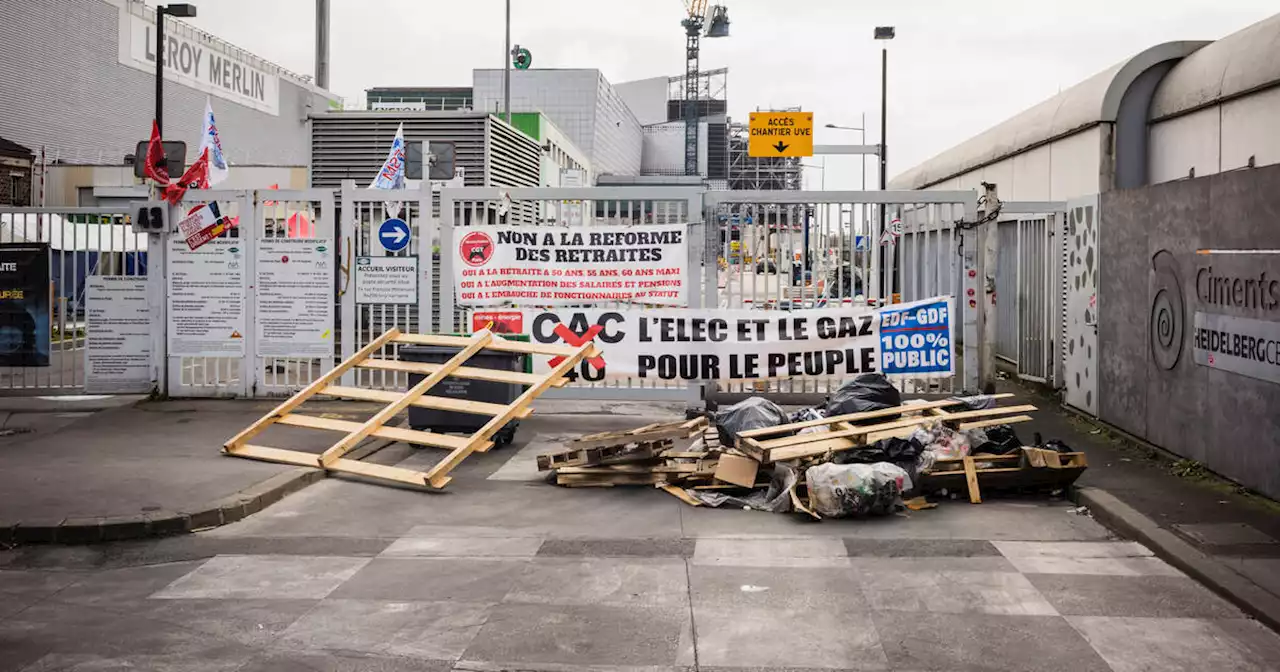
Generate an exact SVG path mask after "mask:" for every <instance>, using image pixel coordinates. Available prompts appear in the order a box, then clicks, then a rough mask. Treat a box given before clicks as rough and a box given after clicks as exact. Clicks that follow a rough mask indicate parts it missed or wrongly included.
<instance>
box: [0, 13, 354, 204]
mask: <svg viewBox="0 0 1280 672" xmlns="http://www.w3.org/2000/svg"><path fill="white" fill-rule="evenodd" d="M165 21H166V36H167V37H168V43H169V52H170V54H173V56H172V57H171V60H172V63H171V64H170V65H169V66H168V67H167V68H166V70H165V89H164V116H165V120H164V131H165V133H164V137H165V139H166V140H171V141H182V142H185V143H186V145H187V162H188V163H190V162H191V161H193V160H194V158H195V157H194V156H192V154H193V153H194V152H195V149H196V147H198V146H199V138H200V131H201V119H202V115H203V113H204V108H205V100H206V98H208V99H210V100H211V101H212V103H211V104H212V107H213V112H214V116H215V117H216V118H217V121H218V127H219V129H218V130H219V134H220V136H221V138H222V142H223V148H224V151H225V152H226V156H227V159H228V161H230V163H231V165H232V167H233V170H232V171H231V174H230V177H229V179H228V181H227V182H224V183H223V184H222V185H220V186H223V187H226V188H242V187H251V186H253V187H257V186H262V185H265V184H279V185H280V187H282V188H302V187H305V186H306V185H307V182H308V179H307V166H308V164H309V162H310V151H309V148H310V143H311V133H310V129H309V123H310V122H309V121H308V119H309V117H310V116H311V115H312V114H314V113H316V112H320V111H324V110H327V109H331V108H334V107H338V108H340V107H341V100H340V99H339V98H338V97H337V96H335V95H334V94H332V93H330V92H328V91H325V90H323V89H320V88H318V87H316V86H315V85H314V84H313V83H312V81H311V79H310V77H308V76H303V75H299V74H296V73H293V72H289V71H288V70H286V69H284V68H282V67H280V66H278V65H276V64H274V63H271V62H268V61H266V60H264V59H261V58H259V57H257V56H254V55H253V54H250V53H248V52H246V51H244V50H243V49H240V48H238V47H236V46H234V45H232V44H230V43H228V42H226V41H224V40H221V39H218V38H217V37H214V36H212V35H209V34H208V33H205V32H203V31H200V30H197V29H196V28H193V27H192V26H190V25H188V24H185V23H182V22H181V21H177V20H175V19H172V18H171V17H169V18H166V20H165ZM154 31H155V13H154V11H153V10H152V9H150V8H148V7H147V6H145V5H144V4H143V2H141V0H23V1H22V2H2V3H0V62H3V63H4V64H5V67H4V68H0V91H3V92H4V95H3V96H0V137H3V138H5V139H6V140H8V141H10V142H13V143H16V144H18V145H20V146H23V147H26V148H28V149H30V150H31V151H32V152H33V154H34V155H35V157H36V164H37V166H36V173H37V175H40V173H43V174H42V175H40V177H43V178H44V179H43V180H40V179H39V178H37V179H35V180H33V181H32V182H33V186H32V187H31V188H32V192H33V193H32V198H31V202H33V203H36V204H39V203H42V202H43V203H44V204H47V205H59V206H77V205H79V206H94V205H98V206H106V205H115V204H118V203H121V202H123V201H127V200H133V199H135V198H137V197H138V196H139V195H141V194H145V189H143V188H142V187H141V185H140V181H139V180H137V179H136V178H134V177H133V167H132V165H131V164H132V161H133V158H134V157H133V154H134V152H135V151H136V147H137V143H138V142H139V141H143V140H146V139H147V137H148V135H149V134H150V129H151V120H152V118H153V116H154V109H155V93H154V92H155V66H154V62H155V54H154V52H155V33H154ZM41 182H43V187H41V186H40V184H41Z"/></svg>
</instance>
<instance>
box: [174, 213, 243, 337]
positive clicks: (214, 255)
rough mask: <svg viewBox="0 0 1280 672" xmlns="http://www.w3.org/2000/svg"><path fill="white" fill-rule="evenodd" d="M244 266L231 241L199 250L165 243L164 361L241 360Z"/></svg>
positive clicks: (222, 240) (177, 242) (235, 241)
mask: <svg viewBox="0 0 1280 672" xmlns="http://www.w3.org/2000/svg"><path fill="white" fill-rule="evenodd" d="M244 264H245V254H244V247H243V245H242V243H241V242H240V241H239V240H238V239H236V238H219V239H217V240H213V241H210V242H209V243H208V244H206V245H204V246H203V247H201V248H200V249H198V250H189V249H187V244H186V242H184V241H183V240H182V239H180V238H177V237H174V238H170V239H169V356H171V357H243V356H244V352H245V349H244V332H245V294H246V293H247V292H248V288H247V287H245V270H244Z"/></svg>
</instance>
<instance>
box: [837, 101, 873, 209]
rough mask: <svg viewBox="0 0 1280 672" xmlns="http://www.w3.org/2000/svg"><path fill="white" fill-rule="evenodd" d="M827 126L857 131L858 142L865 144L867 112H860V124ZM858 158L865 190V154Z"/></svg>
mask: <svg viewBox="0 0 1280 672" xmlns="http://www.w3.org/2000/svg"><path fill="white" fill-rule="evenodd" d="M827 128H834V129H836V130H837V131H857V132H858V133H859V134H860V135H859V136H858V144H862V145H865V144H867V113H866V112H863V113H862V125H861V126H841V125H840V124H827ZM859 160H860V161H861V162H862V190H863V191H866V190H867V155H866V154H863V155H862V157H861V158H860V159H859Z"/></svg>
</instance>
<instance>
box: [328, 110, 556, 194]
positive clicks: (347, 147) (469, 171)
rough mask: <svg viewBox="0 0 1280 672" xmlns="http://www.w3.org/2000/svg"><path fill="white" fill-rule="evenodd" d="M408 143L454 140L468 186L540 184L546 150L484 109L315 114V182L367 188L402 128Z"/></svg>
mask: <svg viewBox="0 0 1280 672" xmlns="http://www.w3.org/2000/svg"><path fill="white" fill-rule="evenodd" d="M401 122H403V123H404V139H405V142H406V143H413V142H423V141H428V142H430V141H437V142H452V143H454V150H455V151H456V153H457V165H458V166H461V167H462V168H464V169H465V170H466V180H465V182H466V186H468V187H484V186H500V187H517V186H520V187H535V186H538V178H539V159H540V152H541V148H540V147H539V145H538V143H537V142H534V141H533V140H532V139H531V138H529V137H528V136H526V135H525V134H523V133H521V132H519V131H517V130H515V129H513V128H511V127H509V126H507V125H506V124H504V123H502V122H501V121H498V120H497V119H494V118H492V117H490V116H489V115H486V114H484V113H481V112H331V113H326V114H319V115H316V116H314V117H312V132H311V186H313V187H326V188H334V187H340V186H341V185H342V181H343V180H355V181H356V184H357V185H359V186H361V187H366V186H368V185H369V182H370V181H371V180H372V179H373V176H374V174H375V173H376V172H377V171H378V168H379V167H380V166H381V165H382V162H383V161H384V160H385V159H386V158H387V150H388V149H390V147H391V139H392V138H393V137H395V133H396V126H398V125H399V124H400V123H401Z"/></svg>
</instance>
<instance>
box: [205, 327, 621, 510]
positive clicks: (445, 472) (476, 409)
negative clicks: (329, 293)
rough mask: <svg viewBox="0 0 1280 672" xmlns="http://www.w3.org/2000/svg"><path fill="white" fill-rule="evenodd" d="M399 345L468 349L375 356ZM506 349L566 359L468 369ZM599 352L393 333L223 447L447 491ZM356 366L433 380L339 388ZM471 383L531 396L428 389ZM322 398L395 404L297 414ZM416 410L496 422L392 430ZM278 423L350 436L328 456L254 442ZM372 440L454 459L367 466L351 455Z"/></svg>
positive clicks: (480, 335)
mask: <svg viewBox="0 0 1280 672" xmlns="http://www.w3.org/2000/svg"><path fill="white" fill-rule="evenodd" d="M391 343H409V344H418V345H438V346H452V347H457V348H460V350H459V352H458V354H456V355H454V356H453V357H451V358H450V359H449V360H448V361H447V362H445V363H443V364H423V363H417V362H401V361H398V360H393V359H380V358H375V357H374V356H373V355H374V353H376V352H378V351H379V350H381V349H382V348H383V347H385V346H387V345H389V344H391ZM486 349H488V350H498V351H503V352H517V353H523V354H542V355H551V356H557V357H563V359H562V360H561V361H560V363H559V364H557V365H556V366H554V367H552V369H551V371H549V372H548V373H547V374H546V375H533V374H526V373H517V372H513V371H499V370H494V369H480V368H473V367H467V366H463V365H464V364H465V363H466V362H467V361H468V360H469V359H471V357H473V356H474V355H476V354H477V353H479V352H480V351H482V350H486ZM597 354H598V351H597V350H596V348H595V346H593V345H591V344H590V343H587V344H584V345H582V346H580V347H576V348H574V347H565V346H555V345H541V344H532V343H521V342H516V341H508V340H505V339H502V338H500V337H497V336H495V335H494V334H492V333H491V332H489V331H488V330H481V331H478V332H476V333H475V334H473V335H472V336H471V337H460V336H439V335H431V334H402V333H401V332H400V330H399V329H394V328H393V329H389V330H388V331H386V332H385V333H383V334H382V335H381V336H379V337H377V338H375V339H373V341H371V342H370V343H369V344H368V345H366V346H365V347H363V348H361V349H360V350H359V351H358V352H356V353H355V354H354V355H352V356H351V357H349V358H347V359H346V360H345V361H343V362H342V363H341V364H339V365H338V366H336V367H334V368H333V369H331V370H330V371H328V372H327V373H325V374H323V375H321V376H320V377H319V378H317V379H316V380H315V381H314V382H312V383H311V384H310V385H308V386H307V387H305V388H304V389H303V390H302V391H300V392H298V393H297V394H295V395H293V396H292V397H290V398H289V399H288V400H287V401H285V402H284V403H282V404H280V405H279V406H277V407H276V408H274V409H273V410H272V411H271V412H270V413H268V414H267V415H265V416H263V417H262V418H260V419H258V420H257V421H256V422H254V423H253V424H251V425H249V426H248V427H246V428H245V429H244V430H243V431H241V432H240V433H239V434H236V435H235V436H234V437H232V438H231V439H230V440H229V441H227V442H226V444H224V445H223V448H222V450H223V452H225V453H226V454H228V455H234V456H236V457H245V458H249V459H255V460H265V461H268V462H280V463H284V464H296V465H300V466H306V467H317V468H319V469H324V470H325V471H334V472H341V473H350V474H356V475H359V476H367V477H372V478H378V479H383V480H388V481H395V482H399V483H408V484H412V485H425V486H428V487H431V488H443V487H444V486H445V485H446V484H448V483H449V481H450V480H451V477H450V476H449V472H450V471H452V470H453V469H454V467H456V466H458V464H459V463H460V462H462V460H464V459H466V458H467V456H469V455H470V454H471V453H473V452H484V451H486V450H488V449H489V448H490V447H491V446H492V445H493V442H492V441H491V440H490V439H491V437H492V436H493V435H494V434H495V433H497V432H498V431H499V430H501V429H502V428H503V427H504V426H506V424H507V423H508V422H510V421H511V420H515V419H519V418H524V417H527V416H528V415H529V413H531V412H532V409H530V408H529V405H530V404H531V403H532V402H533V400H534V399H536V398H537V397H538V396H539V395H541V394H542V393H543V392H545V391H546V390H547V389H549V388H552V387H561V386H563V385H564V384H566V383H567V382H568V380H567V379H566V378H565V377H564V376H565V374H566V373H568V372H569V371H570V370H571V369H573V367H575V366H577V364H578V362H580V361H582V359H584V358H587V357H594V356H596V355H597ZM353 368H370V369H381V370H389V371H407V372H413V373H422V374H424V375H425V376H426V377H425V378H423V379H422V380H421V381H419V382H418V383H417V384H416V385H413V386H412V387H410V388H409V389H408V390H407V391H405V392H403V393H394V392H385V391H380V390H366V389H362V388H352V387H344V386H340V385H335V384H334V383H335V382H336V381H337V380H338V379H339V378H341V377H342V375H343V374H344V373H346V372H348V371H350V370H351V369H353ZM449 377H457V378H470V379H474V380H490V381H498V382H507V383H516V384H519V385H525V386H527V387H526V389H525V391H524V392H523V393H522V394H521V395H520V396H519V397H517V398H516V399H515V401H512V402H511V403H510V404H505V405H504V404H489V403H481V402H472V401H467V400H455V399H446V398H444V397H434V396H430V395H427V392H428V391H429V390H430V389H431V388H432V387H434V386H435V385H437V384H439V383H440V382H441V381H443V380H444V379H445V378H449ZM317 395H328V396H334V397H339V398H346V399H357V400H362V401H381V402H388V403H387V405H386V406H385V407H383V408H382V409H381V410H379V411H378V412H377V413H376V414H374V416H373V417H371V418H369V419H368V420H366V421H365V422H363V423H360V422H350V421H345V420H332V419H328V418H320V417H316V416H312V415H304V414H301V413H297V412H296V411H297V410H298V408H299V407H300V406H302V405H303V404H304V403H305V402H306V401H307V400H309V399H311V398H312V397H315V396H317ZM410 406H425V407H427V408H440V409H443V410H461V411H464V412H468V413H479V414H484V415H490V416H492V418H491V419H490V420H489V421H488V422H487V423H485V424H484V425H483V426H482V427H481V428H480V429H478V430H476V431H475V432H474V433H472V434H471V435H470V436H453V435H449V434H440V433H436V432H425V431H419V430H412V429H403V428H395V427H387V426H386V423H387V422H388V421H390V420H391V419H392V418H394V417H395V416H396V415H398V414H399V413H400V412H401V411H404V410H405V409H407V408H408V407H410ZM274 424H281V425H292V426H296V427H307V428H311V429H322V430H329V431H335V432H342V433H343V437H342V438H341V439H339V440H338V441H337V442H336V443H334V444H333V445H332V446H330V447H329V448H328V449H326V450H325V451H324V452H323V453H320V454H318V455H317V454H315V453H307V452H303V451H298V450H282V449H280V448H270V447H266V446H257V445H251V444H249V443H248V441H249V440H250V439H252V438H253V437H254V436H256V435H258V434H260V433H261V432H263V431H264V430H266V429H267V428H268V427H270V426H271V425H274ZM370 436H377V437H381V438H387V439H392V440H395V441H404V442H406V443H413V444H418V445H423V446H430V447H433V448H443V449H445V450H448V451H449V454H448V455H447V456H446V457H445V458H444V459H443V460H441V461H440V462H439V463H437V464H436V465H435V466H433V467H432V468H431V469H429V470H427V471H425V472H423V471H415V470H412V469H405V468H403V467H391V466H385V465H380V464H372V463H368V462H360V461H358V460H352V459H347V458H344V457H343V455H345V454H347V453H348V452H349V451H351V450H352V449H353V448H355V447H356V445H357V444H359V443H360V442H361V441H363V440H364V439H366V438H368V437H370Z"/></svg>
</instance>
